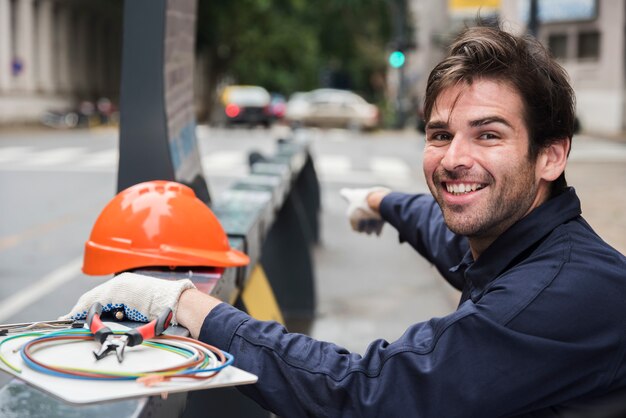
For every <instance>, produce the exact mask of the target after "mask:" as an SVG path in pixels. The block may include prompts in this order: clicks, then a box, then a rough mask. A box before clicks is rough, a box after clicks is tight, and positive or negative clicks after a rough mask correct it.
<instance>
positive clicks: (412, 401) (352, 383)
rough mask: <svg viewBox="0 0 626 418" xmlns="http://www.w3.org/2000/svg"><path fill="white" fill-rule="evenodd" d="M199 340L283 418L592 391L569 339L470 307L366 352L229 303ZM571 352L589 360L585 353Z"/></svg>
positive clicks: (499, 411) (426, 411)
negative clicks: (246, 376)
mask: <svg viewBox="0 0 626 418" xmlns="http://www.w3.org/2000/svg"><path fill="white" fill-rule="evenodd" d="M200 339H201V340H203V341H205V342H207V343H209V344H213V345H216V346H218V347H221V348H222V349H225V350H226V351H228V352H230V353H231V354H233V355H234V357H235V366H236V367H239V368H241V369H243V370H246V371H249V372H250V373H253V374H255V375H257V376H258V378H259V379H258V382H257V383H256V384H254V385H244V386H240V387H239V390H240V391H241V392H243V393H244V394H245V395H247V396H249V397H251V398H252V399H254V400H255V401H256V402H258V403H259V404H260V405H261V406H263V407H264V408H266V409H268V410H270V411H273V412H274V413H276V414H278V415H279V416H283V417H342V418H346V417H448V418H450V417H474V416H476V417H477V416H494V417H496V416H510V415H514V414H519V413H524V412H528V411H529V410H533V409H539V408H543V407H545V406H548V405H554V404H557V403H559V402H560V401H562V400H563V398H562V396H563V393H562V392H561V391H560V389H562V387H568V385H571V386H572V387H576V385H578V386H580V388H579V390H580V391H581V392H582V393H584V391H585V390H589V388H588V387H585V386H584V385H582V384H581V383H580V382H578V383H577V380H578V381H579V380H580V376H579V374H578V373H577V372H576V368H575V367H571V364H573V363H571V362H570V361H571V360H572V359H573V357H572V356H571V355H570V356H565V357H564V356H563V352H564V351H565V352H567V351H568V344H567V343H564V342H558V341H549V340H547V341H544V340H541V339H540V338H535V337H532V336H529V335H526V334H524V333H519V332H516V331H514V330H511V329H509V328H507V327H505V326H502V325H501V324H499V323H497V322H496V321H492V320H490V319H489V318H488V317H486V316H484V315H480V314H479V313H478V312H477V311H476V309H475V306H474V305H472V304H471V303H466V304H463V305H462V306H461V307H460V309H459V310H457V311H456V312H454V313H453V314H451V315H449V316H446V317H443V318H434V319H431V320H430V321H428V322H423V323H418V324H415V325H412V326H411V327H409V328H408V329H407V331H406V332H405V333H404V334H403V335H402V336H401V337H400V338H399V339H398V340H397V341H395V342H393V343H388V342H387V341H384V340H377V341H374V342H373V343H371V344H370V346H369V347H368V349H367V351H366V352H365V353H364V354H363V355H362V356H361V355H358V354H355V353H350V352H348V351H347V350H345V349H343V348H341V347H339V346H337V345H334V344H331V343H328V342H322V341H316V340H314V339H312V338H309V337H307V336H305V335H302V334H294V333H287V332H286V330H285V328H283V327H282V326H281V325H280V324H277V323H275V322H263V321H257V320H255V319H252V318H251V317H249V316H248V315H247V314H245V313H243V312H241V311H238V310H237V309H235V308H233V307H232V306H229V305H227V304H221V305H219V306H218V307H216V308H215V309H214V310H213V311H212V312H211V313H210V314H209V315H208V316H207V318H206V319H205V321H204V324H203V328H202V330H201V333H200ZM575 353H576V355H575V357H576V358H575V360H577V361H580V362H588V360H585V359H586V358H587V357H588V356H589V354H590V353H589V352H586V351H585V350H578V351H576V352H575ZM593 358H594V361H596V362H598V360H600V359H601V357H599V356H593ZM564 359H565V360H564ZM599 363H601V364H598V365H597V369H598V370H601V368H602V367H606V366H607V363H606V362H603V361H599ZM574 364H576V363H574ZM554 376H559V378H558V379H554ZM538 382H541V383H540V384H539V385H538ZM569 395H571V393H570V394H569ZM485 414H487V415H485Z"/></svg>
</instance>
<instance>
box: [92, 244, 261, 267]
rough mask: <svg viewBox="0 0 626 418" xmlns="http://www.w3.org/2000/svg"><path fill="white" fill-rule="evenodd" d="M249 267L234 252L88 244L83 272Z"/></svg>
mask: <svg viewBox="0 0 626 418" xmlns="http://www.w3.org/2000/svg"><path fill="white" fill-rule="evenodd" d="M249 263H250V258H249V257H248V256H247V255H246V254H244V253H243V252H241V251H239V250H236V249H233V248H231V249H228V250H227V251H210V250H200V249H196V248H186V247H177V246H170V245H161V247H160V249H159V251H155V250H150V249H146V250H142V249H140V248H120V247H112V246H106V245H101V244H97V243H95V242H93V241H87V243H86V244H85V256H84V259H83V272H84V273H85V274H89V275H106V274H115V273H120V272H122V271H126V270H132V269H136V268H140V267H170V266H205V267H242V266H246V265H248V264H249ZM112 265H115V266H116V267H117V268H116V270H117V271H111V266H112Z"/></svg>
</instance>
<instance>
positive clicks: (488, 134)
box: [478, 132, 499, 139]
mask: <svg viewBox="0 0 626 418" xmlns="http://www.w3.org/2000/svg"><path fill="white" fill-rule="evenodd" d="M478 138H480V139H498V138H499V136H498V135H496V134H494V133H491V132H485V133H484V134H481V135H480V136H479V137H478Z"/></svg>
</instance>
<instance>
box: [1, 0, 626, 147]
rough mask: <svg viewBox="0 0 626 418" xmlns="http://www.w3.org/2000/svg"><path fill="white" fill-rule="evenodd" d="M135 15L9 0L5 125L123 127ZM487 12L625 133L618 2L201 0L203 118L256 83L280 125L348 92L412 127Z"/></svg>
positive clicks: (95, 4) (88, 5) (599, 125)
mask: <svg viewBox="0 0 626 418" xmlns="http://www.w3.org/2000/svg"><path fill="white" fill-rule="evenodd" d="M533 5H534V8H533V7H532V6H533ZM122 9H123V4H122V1H121V0H92V1H89V2H81V1H72V0H54V1H53V0H2V1H0V124H3V125H7V124H13V125H15V124H25V123H26V124H33V123H39V122H43V123H45V124H46V125H51V126H57V127H58V126H70V127H75V126H93V125H95V124H102V123H115V122H116V111H117V104H118V101H119V86H120V68H121V46H122V21H123V15H122V14H123V13H122ZM477 16H479V17H480V18H481V19H483V20H484V21H487V22H489V21H491V22H495V21H497V20H500V21H502V22H505V26H506V27H507V28H509V29H510V30H512V31H514V32H518V33H521V32H524V31H529V32H531V33H532V34H535V35H536V36H537V37H538V38H539V39H540V40H541V41H542V42H543V43H544V44H545V45H546V46H547V47H549V48H550V50H551V51H552V53H553V54H554V56H555V57H556V58H557V59H559V61H560V62H561V63H562V64H563V65H564V67H565V68H566V69H567V71H568V72H569V74H570V76H571V79H572V84H573V85H574V88H575V90H576V93H577V97H578V113H579V121H580V126H581V128H582V129H584V130H585V131H588V132H595V133H602V134H605V135H619V134H621V132H622V131H623V130H624V126H625V124H626V110H625V107H624V95H625V93H626V88H625V85H624V79H625V77H626V70H625V68H624V65H625V64H624V63H625V62H626V59H625V52H624V51H626V48H625V34H624V26H625V24H624V20H625V12H624V5H623V4H622V2H616V1H611V0H552V1H538V0H534V1H530V0H482V1H481V0H449V1H433V0H320V1H316V2H315V3H314V4H312V3H309V2H304V1H301V0H280V1H269V0H264V1H252V0H232V1H222V0H215V1H205V0H200V1H199V3H198V14H197V22H196V27H197V40H196V43H195V45H196V64H195V66H196V68H195V70H196V71H195V74H194V85H195V100H196V102H195V104H196V113H197V120H198V122H200V123H209V124H218V123H223V122H224V120H223V117H224V115H223V109H222V107H224V106H225V105H227V104H228V103H225V102H224V100H223V99H224V98H223V97H222V94H223V92H224V88H225V87H226V86H228V85H231V84H235V85H242V84H243V85H257V86H261V87H263V88H264V89H266V90H267V91H268V92H269V94H270V95H271V99H272V103H273V104H274V105H275V106H274V107H276V105H278V107H279V109H278V113H277V114H274V115H273V116H274V117H275V118H277V119H280V118H282V117H284V112H285V109H282V110H281V107H282V106H283V103H284V102H285V101H286V100H288V99H289V98H290V97H294V98H296V99H297V98H300V99H302V95H298V93H301V92H308V91H311V90H314V89H318V88H335V89H342V90H352V91H354V92H355V93H357V94H358V95H360V96H361V97H362V98H364V99H365V100H366V101H368V102H370V103H372V104H374V105H376V106H377V108H378V110H379V112H380V113H379V114H378V115H377V117H378V119H379V120H378V122H379V125H377V126H380V127H382V128H404V127H406V126H409V125H411V126H412V125H414V124H416V123H417V122H418V121H417V120H416V119H418V118H419V104H420V102H421V100H422V94H423V89H424V86H425V84H426V79H427V77H428V73H429V72H430V69H431V68H432V67H433V65H434V64H435V63H436V62H437V61H438V60H439V59H440V58H441V57H442V54H443V53H444V51H445V48H446V46H447V45H448V43H449V41H450V39H451V38H452V37H454V36H455V35H456V34H457V33H458V31H459V30H460V29H462V28H463V27H464V26H466V25H471V24H473V23H474V22H475V20H476V18H477ZM298 96H299V97H298ZM327 99H328V98H325V100H327ZM332 99H333V98H332V97H331V98H330V100H332ZM337 100H340V101H341V98H339V99H337ZM68 115H69V116H68ZM318 119H319V118H318ZM295 120H296V122H300V121H301V120H300V119H298V118H297V117H296V118H295ZM320 123H321V122H320ZM329 123H330V122H329ZM361 124H366V126H369V125H367V123H366V122H362V123H361Z"/></svg>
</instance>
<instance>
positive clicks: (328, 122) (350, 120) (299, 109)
mask: <svg viewBox="0 0 626 418" xmlns="http://www.w3.org/2000/svg"><path fill="white" fill-rule="evenodd" d="M285 119H287V121H288V122H289V124H291V125H292V126H298V125H306V126H322V127H339V128H349V129H359V130H360V129H374V128H376V127H378V125H379V122H380V113H379V111H378V107H376V106H375V105H373V104H370V103H368V102H367V101H366V100H365V99H363V98H362V97H361V96H359V95H358V94H356V93H353V92H351V91H348V90H337V89H317V90H313V91H310V92H308V93H302V92H300V93H294V94H293V95H292V96H291V97H290V99H289V101H288V102H287V110H286V112H285Z"/></svg>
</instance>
